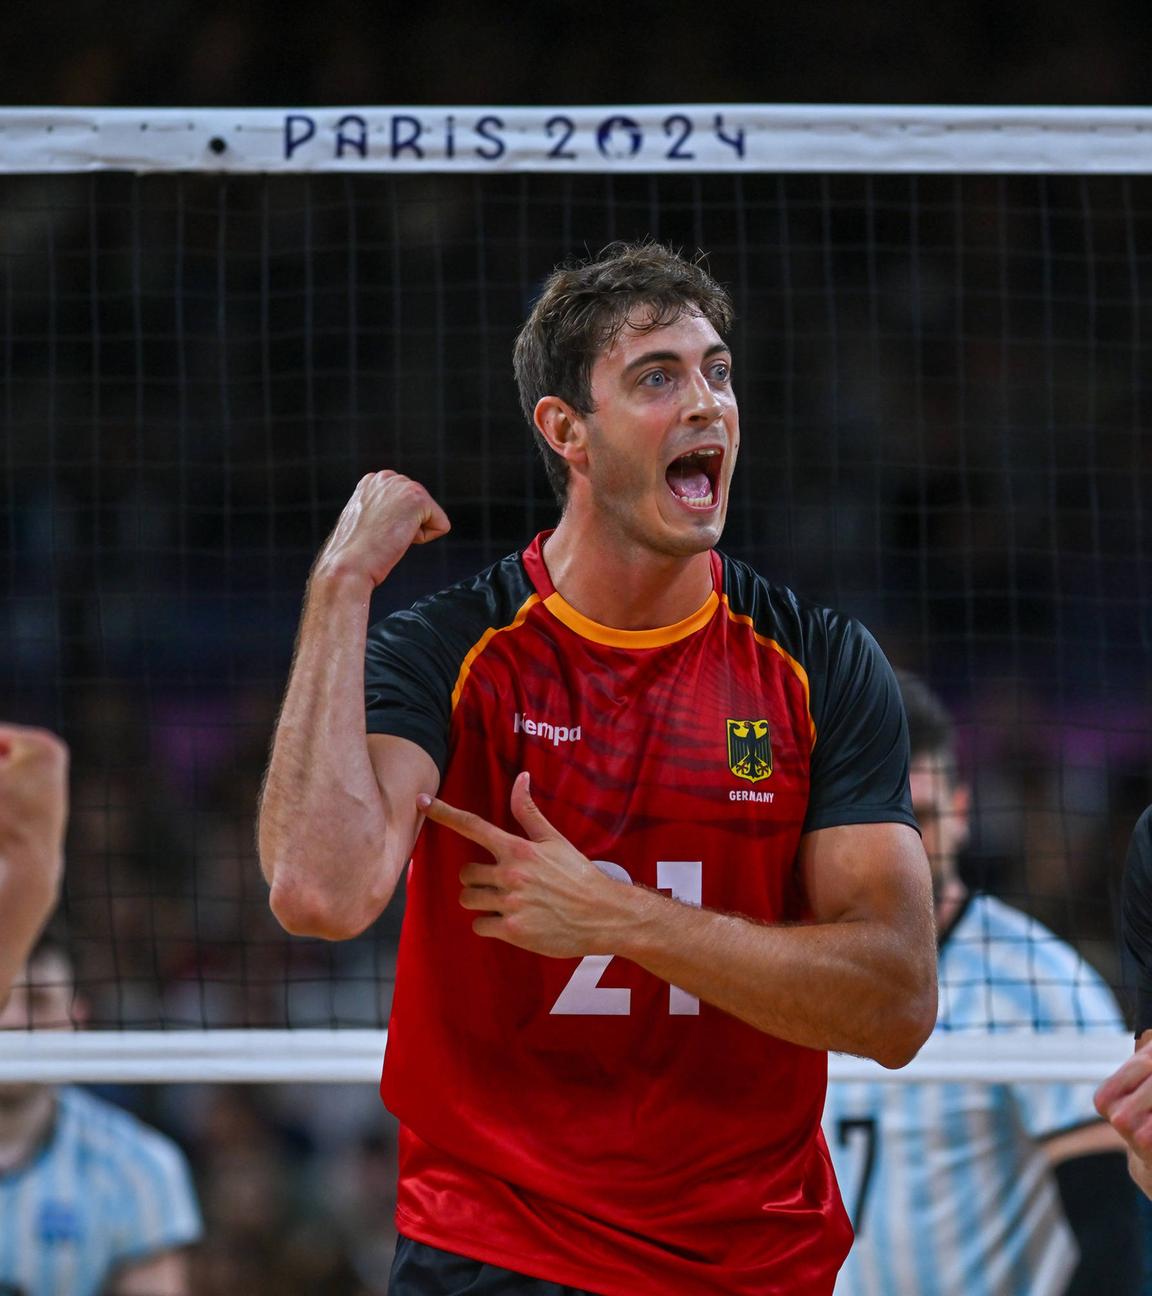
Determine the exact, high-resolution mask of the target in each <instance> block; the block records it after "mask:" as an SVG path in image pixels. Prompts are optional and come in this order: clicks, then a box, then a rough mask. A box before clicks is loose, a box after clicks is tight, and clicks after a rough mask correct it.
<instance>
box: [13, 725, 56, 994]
mask: <svg viewBox="0 0 1152 1296" xmlns="http://www.w3.org/2000/svg"><path fill="white" fill-rule="evenodd" d="M67 820H68V749H67V747H65V745H64V744H63V742H61V741H60V739H59V738H57V737H56V736H55V735H54V734H50V733H47V732H46V731H45V730H42V729H29V728H25V727H24V726H22V725H9V724H0V1008H2V1007H3V1005H4V1003H5V1001H6V1000H7V998H8V994H9V990H10V988H11V986H12V982H13V980H14V979H15V977H16V976H17V974H18V973H19V971H20V969H21V968H22V967H23V966H24V963H25V960H26V959H27V958H28V952H29V950H30V949H31V948H32V944H33V942H34V941H35V940H36V937H37V936H38V935H39V933H40V930H41V928H42V927H43V926H44V923H45V921H46V920H47V918H48V915H49V914H50V913H51V912H52V910H53V909H54V908H55V906H56V901H57V898H58V896H59V893H60V875H61V872H62V869H63V862H64V828H65V824H66V823H67Z"/></svg>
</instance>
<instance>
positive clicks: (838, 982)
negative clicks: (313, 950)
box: [260, 244, 936, 1296]
mask: <svg viewBox="0 0 1152 1296" xmlns="http://www.w3.org/2000/svg"><path fill="white" fill-rule="evenodd" d="M731 316H732V311H731V304H730V301H729V299H728V296H727V294H726V293H725V292H724V290H723V289H722V288H721V287H720V286H719V285H717V284H716V283H715V282H714V281H713V280H712V279H711V278H710V277H709V276H708V275H707V274H706V273H705V271H704V270H703V269H702V268H701V266H699V265H698V264H692V263H689V262H686V261H684V260H682V259H681V258H679V257H677V256H675V255H674V254H672V253H670V252H669V251H667V250H666V249H664V248H662V247H660V246H658V245H655V244H645V245H641V246H626V245H614V246H613V247H611V248H609V249H606V250H605V252H604V253H602V254H601V256H600V257H599V258H598V259H596V260H594V261H590V262H586V263H582V264H580V265H576V266H572V267H567V268H562V269H560V270H557V271H556V272H555V273H554V274H553V275H552V276H551V278H550V279H549V280H548V282H547V284H546V285H545V287H544V290H543V292H542V294H541V296H540V298H539V299H538V301H537V302H536V304H535V306H534V307H533V309H532V312H531V314H530V316H529V319H528V321H527V323H526V324H525V326H524V329H523V330H522V332H521V334H520V337H519V339H518V341H517V345H516V355H515V362H516V374H517V379H518V382H519V385H520V393H521V400H522V403H523V405H524V409H525V412H526V414H527V416H528V418H529V421H530V423H531V424H532V426H533V430H534V433H535V435H536V438H537V440H538V443H539V444H540V446H541V448H542V450H543V451H544V454H545V462H546V465H547V467H548V471H549V476H550V478H551V480H552V482H553V485H554V487H555V488H556V492H557V496H558V498H559V499H560V503H561V508H562V516H561V519H560V522H559V524H558V525H557V527H556V529H555V530H554V531H551V532H547V533H544V534H543V535H540V536H537V537H536V538H535V540H533V541H532V542H531V544H529V545H528V546H527V548H525V549H524V550H523V552H521V553H517V554H513V555H511V556H510V557H508V558H506V559H504V560H503V561H501V562H499V563H497V564H496V565H495V566H494V567H492V568H490V569H489V570H488V571H486V572H484V573H482V574H481V575H479V576H477V577H475V578H474V579H472V580H470V581H467V582H464V583H462V584H460V585H458V586H454V587H453V588H451V589H449V590H445V591H443V592H441V593H439V594H436V595H434V596H432V597H431V598H428V599H424V600H422V601H421V602H420V603H418V604H417V605H416V606H415V607H413V608H412V609H411V610H409V611H406V612H400V613H397V614H394V615H393V616H391V617H388V618H386V619H385V620H384V621H383V622H381V623H379V624H378V625H376V626H373V627H372V629H371V631H369V630H368V627H367V619H368V602H369V598H370V595H371V593H372V590H373V589H374V588H375V586H376V585H378V584H379V583H380V582H381V581H383V580H384V579H385V578H386V577H387V576H388V573H389V572H390V571H391V570H392V568H393V567H394V566H395V564H396V563H397V562H398V561H399V560H400V558H401V557H402V556H403V554H404V552H405V551H406V550H407V548H408V546H409V545H410V544H413V543H424V542H426V541H429V540H434V539H436V538H438V537H439V536H442V535H443V534H444V533H445V532H446V531H447V530H448V526H449V524H448V519H447V517H446V516H445V515H444V513H443V511H442V510H441V509H440V507H439V506H438V505H437V504H436V503H435V501H433V500H432V499H431V498H430V497H429V495H428V494H427V493H426V492H425V490H424V489H423V487H421V486H419V485H418V484H417V483H415V482H412V481H409V480H407V479H406V478H404V477H401V476H399V475H397V474H395V473H392V472H380V473H375V474H372V475H370V476H368V477H365V478H364V479H363V480H362V481H361V482H360V484H359V486H358V487H357V489H356V492H355V494H354V495H353V497H352V499H351V501H350V502H349V504H348V506H347V507H346V508H345V510H344V512H343V513H342V515H341V517H340V520H339V522H338V523H337V525H336V529H335V530H334V532H333V533H332V536H331V537H330V538H329V540H328V542H327V543H326V544H325V546H324V548H323V550H322V551H321V554H320V556H319V558H318V559H317V562H316V565H315V567H314V569H313V573H312V577H311V579H310V582H309V589H308V594H307V597H306V600H305V606H304V614H303V621H302V626H301V631H300V638H299V643H298V647H297V655H296V661H295V665H294V667H293V671H292V676H291V681H290V684H289V688H288V692H287V696H286V698H285V703H284V709H283V712H282V714H281V718H280V722H279V725H278V729H277V734H276V740H275V744H274V747H273V753H272V760H271V764H270V767H269V772H268V778H267V783H266V787H265V793H264V798H263V805H262V811H261V822H260V841H261V857H262V861H263V867H264V871H265V874H266V876H267V878H268V880H269V882H270V884H271V888H272V894H271V903H272V907H273V910H274V912H275V913H276V915H277V917H278V918H279V919H280V921H281V922H282V923H283V925H284V926H285V927H286V928H287V929H288V930H289V931H292V932H297V933H300V934H307V935H313V936H321V937H327V938H330V939H341V938H346V937H350V936H353V935H355V934H357V933H358V932H360V931H362V930H363V929H364V928H365V927H366V926H367V925H368V924H369V923H371V922H372V921H373V920H374V919H375V918H376V917H377V915H378V914H379V913H380V911H381V910H382V909H383V907H384V905H385V904H386V903H387V902H388V899H389V897H390V896H391V895H392V892H393V889H394V888H395V885H396V882H397V880H398V878H399V876H400V874H401V872H402V871H403V870H404V868H405V867H406V865H407V863H408V860H409V857H410V856H411V857H412V867H411V871H410V874H409V883H408V901H407V910H406V914H405V920H404V930H403V934H402V937H401V945H400V959H399V966H398V971H397V990H396V997H395V1002H394V1007H393V1014H392V1019H391V1024H390V1036H389V1048H388V1057H387V1060H386V1063H385V1068H384V1077H383V1082H382V1093H383V1096H384V1099H385V1102H386V1103H387V1104H388V1106H389V1107H390V1108H391V1109H392V1110H393V1111H394V1112H395V1114H396V1115H397V1117H398V1118H399V1121H400V1124H401V1148H400V1184H399V1193H398V1209H397V1224H398V1228H399V1232H400V1234H401V1241H400V1244H399V1246H398V1249H397V1255H396V1261H395V1264H394V1266H393V1271H392V1283H391V1287H390V1291H391V1292H392V1293H393V1296H417V1294H421V1296H423V1294H425V1293H433V1292H435V1293H457V1292H459V1293H463V1292H469V1293H492V1294H493V1296H494V1294H495V1293H518V1294H523V1296H559V1294H560V1293H562V1292H575V1293H584V1292H591V1293H600V1294H601V1296H726V1294H730V1293H736V1294H737V1296H753V1293H755V1294H756V1296H765V1294H766V1293H780V1294H783V1293H797V1292H804V1293H809V1294H812V1296H817V1294H818V1293H830V1292H831V1291H832V1286H833V1282H834V1279H835V1274H836V1271H837V1270H838V1268H839V1267H840V1264H841V1263H842V1261H843V1258H844V1255H845V1254H846V1252H847V1250H848V1246H849V1243H850V1240H851V1230H850V1227H849V1225H848V1222H847V1218H846V1216H845V1213H844V1210H843V1207H842V1205H841V1203H840V1198H839V1194H838V1192H837V1189H836V1185H835V1180H834V1177H833V1175H832V1172H831V1169H830V1163H829V1159H828V1154H827V1149H826V1147H825V1146H824V1143H823V1140H822V1137H821V1135H820V1114H821V1109H822V1106H823V1100H824V1090H825V1084H826V1076H827V1059H826V1054H827V1051H828V1050H829V1049H833V1050H842V1051H846V1052H852V1053H859V1054H864V1055H866V1056H869V1057H872V1058H875V1059H877V1060H878V1061H880V1062H882V1063H884V1064H885V1065H888V1066H901V1065H903V1064H904V1063H906V1062H907V1061H908V1060H909V1059H910V1058H911V1057H912V1056H913V1055H914V1054H915V1052H916V1050H917V1049H918V1048H919V1046H920V1044H921V1043H922V1042H923V1041H924V1039H925V1038H926V1037H927V1036H928V1034H929V1032H930V1031H931V1029H932V1026H933V1023H934V1020H935V1010H936V996H935V956H934V939H933V924H932V903H931V886H930V881H929V871H928V865H927V861H926V860H925V857H924V852H923V849H922V847H921V845H920V839H919V836H918V834H917V832H916V829H915V826H914V824H915V821H914V819H913V817H912V813H911V808H910V804H909V798H908V787H907V782H908V745H907V734H906V727H905V723H904V716H903V711H902V708H901V704H900V698H899V692H898V690H897V687H896V684H895V681H894V679H893V676H892V673H891V670H890V669H889V667H888V664H887V662H885V660H884V658H883V656H882V654H881V653H880V651H879V649H878V648H877V646H876V644H875V642H874V641H873V640H872V639H871V637H870V636H869V635H868V633H867V631H865V630H864V629H863V628H862V627H861V626H859V625H858V624H856V623H854V622H853V621H851V620H850V619H848V618H845V617H842V616H840V615H839V614H837V613H835V612H832V611H830V610H828V609H825V608H820V607H816V606H814V605H811V604H808V603H806V602H804V601H803V600H800V599H798V598H796V596H795V595H793V594H792V593H791V592H790V591H788V590H785V589H781V588H779V587H776V586H772V585H770V584H769V583H768V582H766V581H765V580H763V579H762V578H761V577H760V576H758V575H757V574H756V573H755V572H753V571H752V570H751V569H749V568H748V567H746V566H745V565H744V564H742V563H739V562H736V561H734V560H732V559H729V558H726V557H723V556H722V555H720V554H719V553H717V552H716V550H715V548H714V545H715V544H716V542H717V541H718V540H719V538H720V534H721V531H722V529H723V523H724V517H725V513H726V510H727V506H728V498H729V486H730V482H731V479H732V472H733V468H734V466H735V461H736V451H737V448H738V445H739V419H738V413H737V404H736V397H735V394H734V391H733V387H732V377H731V364H732V359H731V353H730V351H729V348H728V346H727V343H726V342H725V340H724V339H725V335H726V333H727V332H728V330H729V328H730V325H731ZM365 694H366V697H367V730H368V734H367V737H365V734H364V729H365V721H364V705H365V702H364V699H365ZM425 815H426V816H427V819H428V821H429V822H428V823H427V824H426V825H425V826H424V830H423V832H421V831H420V829H421V824H422V821H423V818H424V816H425Z"/></svg>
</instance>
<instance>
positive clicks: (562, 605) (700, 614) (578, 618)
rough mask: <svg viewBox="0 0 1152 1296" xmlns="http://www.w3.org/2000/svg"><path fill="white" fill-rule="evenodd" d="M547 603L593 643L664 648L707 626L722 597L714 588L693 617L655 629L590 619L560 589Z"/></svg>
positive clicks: (621, 646)
mask: <svg viewBox="0 0 1152 1296" xmlns="http://www.w3.org/2000/svg"><path fill="white" fill-rule="evenodd" d="M544 606H545V607H546V608H547V609H548V611H549V612H551V613H552V615H553V616H554V617H555V618H556V620H557V621H560V622H562V623H563V624H564V625H566V626H567V627H568V629H569V630H575V632H576V633H577V634H578V635H580V636H581V638H583V639H591V640H592V642H593V643H598V644H605V645H606V646H607V647H609V648H663V647H664V646H665V644H673V643H677V642H678V641H679V640H681V639H687V638H688V636H689V635H690V634H695V633H696V631H697V630H699V629H701V628H702V627H703V626H706V625H707V624H708V622H709V621H710V620H711V619H712V614H713V612H715V611H716V608H717V607H718V606H719V598H718V597H717V595H716V591H715V590H713V591H712V593H711V594H709V595H708V597H707V598H706V599H705V600H704V602H703V604H702V605H701V606H700V607H698V608H697V609H696V611H695V612H693V613H692V615H691V616H690V617H685V618H684V620H683V621H677V622H675V623H674V624H673V625H668V626H658V627H657V628H656V629H655V630H617V629H616V628H615V627H614V626H606V625H601V624H600V623H599V622H598V621H590V620H589V619H588V617H586V616H584V614H583V613H582V612H577V611H576V609H575V608H574V607H573V606H572V605H571V603H566V602H565V601H564V600H563V598H561V596H560V595H559V594H556V593H553V594H549V595H548V597H547V598H546V599H545V600H544Z"/></svg>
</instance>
